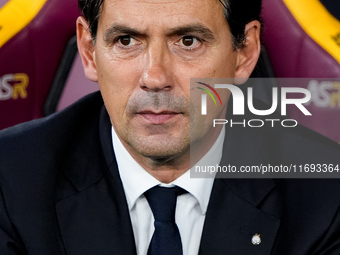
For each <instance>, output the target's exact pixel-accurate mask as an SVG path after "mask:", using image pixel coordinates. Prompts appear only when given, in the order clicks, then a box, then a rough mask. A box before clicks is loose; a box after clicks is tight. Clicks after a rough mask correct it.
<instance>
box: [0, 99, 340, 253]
mask: <svg viewBox="0 0 340 255" xmlns="http://www.w3.org/2000/svg"><path fill="white" fill-rule="evenodd" d="M110 128H111V125H110V121H109V117H108V114H107V112H106V109H105V107H104V106H103V101H102V98H101V96H100V94H99V93H94V94H92V95H90V96H87V97H86V98H85V99H82V100H81V101H80V102H78V103H76V104H75V105H73V106H71V107H70V108H68V109H66V110H65V111H63V112H60V113H58V114H55V115H53V116H50V117H47V118H45V119H42V120H36V121H33V122H30V123H28V124H23V125H19V126H16V127H14V128H10V129H7V130H5V131H3V132H1V134H0V185H1V186H0V187H1V190H0V191H1V192H0V194H1V195H0V254H8V255H12V254H29V255H44V254H47V255H52V254H67V255H89V254H91V255H102V254H111V255H112V254H118V255H123V254H126V255H131V254H136V249H135V242H134V236H133V231H132V226H131V221H130V217H129V211H128V207H127V202H126V198H125V194H124V191H123V187H122V183H121V180H120V177H119V173H118V169H117V164H116V160H115V155H114V152H113V148H112V140H111V133H110ZM253 130H254V131H253ZM261 130H262V129H252V130H251V131H249V130H248V131H249V132H245V129H243V131H242V129H235V130H234V129H230V130H228V131H227V135H226V137H227V139H226V140H227V141H228V142H226V143H225V148H224V151H225V152H226V153H225V156H224V158H223V161H225V162H227V163H230V164H235V165H237V164H244V165H247V164H248V165H249V164H255V163H256V164H257V163H260V162H267V159H266V157H267V158H268V155H269V158H270V160H271V159H272V157H277V156H275V155H281V156H282V160H286V158H287V157H288V158H289V157H294V155H295V154H296V151H299V152H301V151H302V150H303V153H300V154H299V155H300V156H299V157H305V158H310V157H312V158H313V159H315V158H319V159H320V160H321V159H322V157H320V155H321V154H323V155H326V160H333V161H334V159H335V160H338V161H339V155H340V154H339V148H338V146H337V145H336V144H335V143H331V142H330V141H328V140H325V139H324V138H321V136H319V135H316V134H314V133H313V137H314V141H311V140H310V139H309V138H308V137H309V136H310V135H308V133H309V132H311V131H307V130H306V129H304V128H301V127H296V128H294V129H290V131H289V132H285V131H284V130H283V131H282V130H281V131H273V132H274V134H273V135H271V136H269V140H270V141H268V139H267V138H265V137H266V136H264V135H263V134H262V133H263V131H261ZM273 130H274V129H273ZM275 130H276V129H275ZM252 132H255V133H252ZM266 132H267V131H266ZM306 137H307V138H306ZM266 139H267V140H266ZM259 148H260V149H259ZM271 150H275V153H272V152H271ZM339 191H340V182H339V180H338V179H326V180H318V179H307V180H306V179H304V180H299V179H215V182H214V186H213V190H212V194H211V198H210V202H209V206H208V210H207V214H206V220H205V223H204V229H203V233H202V240H201V245H200V249H199V254H201V255H207V254H214V255H219V254H237V255H240V254H253V255H256V254H285V255H287V254H298V255H301V254H340V213H339V205H340V198H339V197H340V196H339V195H340V193H339ZM254 234H259V235H260V238H261V243H260V244H259V245H253V244H252V242H251V238H252V236H253V235H254Z"/></svg>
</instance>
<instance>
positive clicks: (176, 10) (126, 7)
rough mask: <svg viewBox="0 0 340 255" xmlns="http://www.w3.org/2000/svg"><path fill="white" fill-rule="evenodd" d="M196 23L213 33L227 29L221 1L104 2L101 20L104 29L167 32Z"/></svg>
mask: <svg viewBox="0 0 340 255" xmlns="http://www.w3.org/2000/svg"><path fill="white" fill-rule="evenodd" d="M193 23H195V24H199V23H202V24H203V25H205V26H207V27H208V28H210V29H211V30H212V31H214V30H218V28H220V27H221V26H227V22H226V20H225V17H224V9H223V6H222V4H221V3H220V2H219V1H218V0H105V1H104V3H103V6H102V9H101V15H100V18H99V27H100V26H103V27H104V29H105V28H107V27H109V26H110V25H112V24H121V25H129V26H132V27H136V28H143V29H149V28H153V29H155V28H157V27H159V28H163V29H164V28H171V27H172V26H178V25H190V24H193ZM216 32H217V31H216Z"/></svg>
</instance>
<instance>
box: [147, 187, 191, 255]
mask: <svg viewBox="0 0 340 255" xmlns="http://www.w3.org/2000/svg"><path fill="white" fill-rule="evenodd" d="M185 192H186V191H184V190H183V189H181V188H179V187H177V186H176V187H172V188H164V187H160V186H156V187H153V188H151V189H149V190H148V191H146V192H145V193H144V195H145V197H146V199H147V200H148V202H149V205H150V207H151V210H152V213H153V216H154V218H155V223H154V224H155V232H154V233H153V236H152V239H151V242H150V245H149V249H148V255H182V254H183V249H182V242H181V236H180V234H179V230H178V227H177V225H176V222H175V211H176V201H177V196H178V195H180V194H183V193H185Z"/></svg>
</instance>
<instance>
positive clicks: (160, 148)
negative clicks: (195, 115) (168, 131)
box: [130, 135, 190, 161]
mask: <svg viewBox="0 0 340 255" xmlns="http://www.w3.org/2000/svg"><path fill="white" fill-rule="evenodd" d="M130 145H131V146H132V147H133V148H134V149H135V150H136V151H137V152H138V153H139V154H141V155H142V156H144V157H147V158H150V159H153V160H155V161H168V160H171V159H175V158H176V157H179V156H181V155H183V154H184V153H185V152H187V151H188V150H189V148H190V137H189V135H187V136H183V137H173V136H164V135H157V136H149V137H146V138H139V139H134V141H131V142H130Z"/></svg>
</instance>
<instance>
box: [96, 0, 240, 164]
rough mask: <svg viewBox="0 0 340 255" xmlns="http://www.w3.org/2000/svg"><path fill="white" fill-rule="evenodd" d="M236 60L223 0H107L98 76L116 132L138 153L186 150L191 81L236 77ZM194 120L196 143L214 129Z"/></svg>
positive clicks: (160, 155) (218, 113)
mask: <svg viewBox="0 0 340 255" xmlns="http://www.w3.org/2000/svg"><path fill="white" fill-rule="evenodd" d="M237 62H238V53H237V51H234V50H233V48H232V40H231V34H230V30H229V27H228V24H227V22H226V19H225V17H224V10H223V7H222V5H221V4H220V3H219V1H218V0H186V1H179V0H105V1H104V5H103V8H102V11H101V15H100V18H99V23H98V32H97V39H96V43H95V45H94V46H93V63H94V64H93V65H94V67H95V73H96V78H94V79H97V80H98V82H99V85H100V90H101V93H102V96H103V99H104V102H105V105H106V108H107V110H108V113H109V115H110V118H111V122H112V124H113V126H114V128H115V130H116V132H117V134H118V136H119V137H120V139H121V140H122V142H123V144H124V145H125V146H126V147H127V149H128V150H129V152H130V153H131V154H132V155H134V156H135V157H139V156H142V157H147V158H153V159H160V158H165V159H172V158H176V157H180V156H183V155H184V154H187V153H188V152H189V146H190V78H200V77H202V78H211V77H234V75H235V71H236V69H237ZM223 93H224V94H223ZM221 97H222V98H223V100H224V101H225V102H226V101H227V100H228V98H229V93H228V92H225V90H223V91H221ZM214 109H216V112H215V113H213V114H212V115H213V116H214V118H223V116H222V115H223V114H224V113H225V109H224V108H223V109H222V108H218V109H217V108H214ZM194 110H195V109H194ZM198 111H199V110H198ZM196 122H197V123H196V124H197V125H193V127H192V128H195V131H194V132H191V135H192V136H194V137H191V141H195V140H199V139H201V138H202V137H204V136H205V135H206V134H207V133H208V132H209V128H210V127H208V126H204V125H200V123H199V122H200V118H197V120H196ZM210 126H211V125H210Z"/></svg>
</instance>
